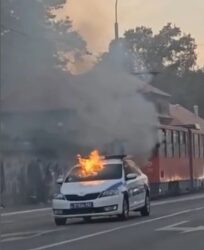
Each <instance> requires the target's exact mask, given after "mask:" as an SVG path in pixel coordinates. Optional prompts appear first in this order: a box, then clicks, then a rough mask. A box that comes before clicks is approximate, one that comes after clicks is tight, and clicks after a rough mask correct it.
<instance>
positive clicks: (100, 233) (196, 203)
mask: <svg viewBox="0 0 204 250" xmlns="http://www.w3.org/2000/svg"><path fill="white" fill-rule="evenodd" d="M2 222H3V223H2V236H1V248H0V249H1V250H45V249H52V250H65V249H66V250H67V249H69V250H83V249H86V250H87V249H88V250H96V249H97V250H105V249H106V250H124V249H126V250H135V249H140V250H150V249H151V250H163V249H165V250H172V249H175V250H177V249H185V250H192V249H193V250H203V249H204V241H203V237H204V194H199V195H190V196H183V197H178V198H171V199H167V200H162V201H155V202H152V214H151V216H150V217H146V218H144V217H143V218H142V217H141V216H140V215H139V214H138V213H133V214H131V216H130V219H129V220H128V221H125V222H120V221H117V220H116V219H114V218H112V219H110V218H109V219H96V220H93V221H92V222H91V223H88V224H86V223H84V222H83V221H81V220H79V219H73V220H69V221H68V223H67V225H66V226H62V227H56V226H55V225H54V223H53V219H52V215H51V211H50V210H49V209H40V210H31V211H30V210H29V211H20V212H19V211H18V212H13V213H4V214H3V217H2Z"/></svg>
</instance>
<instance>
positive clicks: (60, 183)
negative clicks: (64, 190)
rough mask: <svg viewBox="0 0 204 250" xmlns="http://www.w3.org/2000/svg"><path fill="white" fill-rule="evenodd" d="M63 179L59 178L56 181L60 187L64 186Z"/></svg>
mask: <svg viewBox="0 0 204 250" xmlns="http://www.w3.org/2000/svg"><path fill="white" fill-rule="evenodd" d="M63 181H64V180H63V177H61V176H60V177H59V178H58V179H57V180H56V183H57V184H59V185H62V184H63Z"/></svg>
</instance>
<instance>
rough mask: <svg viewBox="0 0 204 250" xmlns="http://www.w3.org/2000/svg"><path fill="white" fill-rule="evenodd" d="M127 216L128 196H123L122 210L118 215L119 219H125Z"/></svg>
mask: <svg viewBox="0 0 204 250" xmlns="http://www.w3.org/2000/svg"><path fill="white" fill-rule="evenodd" d="M128 218H129V202H128V198H127V197H125V196H124V199H123V211H122V214H120V215H119V219H120V220H127V219H128Z"/></svg>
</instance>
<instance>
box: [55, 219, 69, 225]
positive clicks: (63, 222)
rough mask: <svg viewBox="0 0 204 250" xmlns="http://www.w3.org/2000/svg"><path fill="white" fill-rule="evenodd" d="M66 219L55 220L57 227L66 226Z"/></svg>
mask: <svg viewBox="0 0 204 250" xmlns="http://www.w3.org/2000/svg"><path fill="white" fill-rule="evenodd" d="M66 221H67V219H66V218H55V224H56V226H64V225H65V224H66Z"/></svg>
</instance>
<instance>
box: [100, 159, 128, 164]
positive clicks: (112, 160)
mask: <svg viewBox="0 0 204 250" xmlns="http://www.w3.org/2000/svg"><path fill="white" fill-rule="evenodd" d="M122 163H123V161H122V160H120V159H108V160H107V159H105V160H104V164H122Z"/></svg>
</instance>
